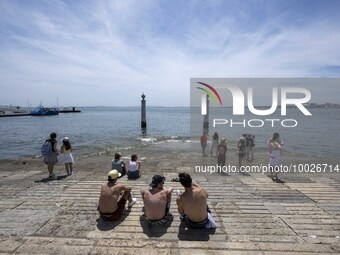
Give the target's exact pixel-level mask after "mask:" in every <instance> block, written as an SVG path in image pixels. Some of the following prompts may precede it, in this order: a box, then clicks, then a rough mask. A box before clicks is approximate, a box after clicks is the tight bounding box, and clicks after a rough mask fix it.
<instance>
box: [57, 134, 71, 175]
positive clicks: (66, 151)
mask: <svg viewBox="0 0 340 255" xmlns="http://www.w3.org/2000/svg"><path fill="white" fill-rule="evenodd" d="M62 142H63V145H62V146H61V147H60V152H61V154H62V155H61V162H62V163H64V164H65V169H66V172H67V175H72V174H73V163H74V159H73V156H72V146H71V143H70V139H69V138H68V137H64V138H63V140H62Z"/></svg>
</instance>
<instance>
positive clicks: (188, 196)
mask: <svg viewBox="0 0 340 255" xmlns="http://www.w3.org/2000/svg"><path fill="white" fill-rule="evenodd" d="M179 182H180V183H181V184H182V186H183V187H184V189H185V191H184V192H183V193H182V194H181V195H180V196H178V197H177V206H178V212H179V214H180V215H181V216H182V219H183V221H184V222H185V224H186V226H187V227H189V228H206V227H208V224H209V219H208V214H210V210H209V208H208V205H207V198H208V193H207V191H206V190H205V189H204V188H201V187H200V186H199V185H198V184H197V183H196V182H195V181H193V180H192V179H191V177H190V175H189V174H187V173H180V174H179ZM210 218H211V219H212V216H211V214H210ZM212 220H213V219H212ZM209 225H211V224H209ZM213 226H215V227H216V225H215V222H214V224H213ZM209 228H210V227H209ZM213 228H214V227H213Z"/></svg>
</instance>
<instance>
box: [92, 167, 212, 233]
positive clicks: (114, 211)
mask: <svg viewBox="0 0 340 255" xmlns="http://www.w3.org/2000/svg"><path fill="white" fill-rule="evenodd" d="M121 176H122V175H121V173H119V172H118V171H117V170H116V169H113V170H111V171H110V172H109V173H108V180H107V182H105V183H103V185H102V188H101V193H100V197H99V205H98V211H99V214H100V217H101V218H102V219H103V220H107V221H114V220H118V219H119V218H120V217H121V216H122V214H123V213H124V211H125V209H126V203H127V202H128V207H132V206H133V205H134V204H135V203H136V202H137V200H136V198H134V197H133V195H132V187H128V186H126V185H124V184H121V183H118V182H117V181H118V178H119V177H121ZM178 177H179V182H180V183H181V184H182V186H183V187H184V192H183V193H181V192H180V191H179V190H177V191H176V194H177V199H176V202H177V206H178V212H179V214H180V215H181V220H182V221H183V222H184V223H185V225H186V226H187V227H190V228H216V224H215V221H214V219H213V217H212V215H211V212H210V210H209V207H208V205H207V198H208V193H207V191H206V190H205V189H204V188H202V187H200V186H199V185H198V184H197V183H196V182H195V181H193V180H192V178H191V176H190V175H189V174H187V173H180V174H179V176H178ZM164 182H165V177H164V176H161V175H154V176H153V177H152V180H151V183H150V188H147V189H143V190H141V191H140V192H141V195H142V198H143V203H144V209H145V216H146V220H147V222H148V224H149V226H158V225H162V224H165V223H166V222H167V220H168V215H169V211H170V204H171V197H172V192H173V188H171V187H169V188H166V187H164Z"/></svg>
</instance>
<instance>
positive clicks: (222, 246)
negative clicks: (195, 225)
mask: <svg viewBox="0 0 340 255" xmlns="http://www.w3.org/2000/svg"><path fill="white" fill-rule="evenodd" d="M166 175H168V176H167V180H171V178H170V177H171V175H172V174H169V173H166ZM209 178H211V176H207V177H205V176H202V175H199V176H194V179H196V180H199V181H200V182H201V184H202V186H203V187H204V188H206V189H207V191H208V193H209V207H210V209H211V210H212V213H213V215H214V218H215V220H216V223H217V226H218V228H217V229H216V230H207V229H201V230H198V229H186V228H185V227H184V226H183V224H182V223H181V222H180V219H179V214H178V212H177V206H176V201H175V197H176V195H175V192H174V193H173V199H172V202H171V208H170V212H171V216H170V217H169V219H170V220H169V222H168V223H167V224H166V225H164V226H158V227H148V225H147V224H146V221H145V217H144V216H143V203H142V200H141V195H140V193H139V190H140V189H142V188H146V187H147V185H148V183H147V182H146V181H143V180H142V179H140V180H137V181H128V180H126V179H125V178H122V179H121V180H120V182H123V183H126V184H128V185H131V186H133V194H134V196H135V197H136V198H137V199H138V203H137V204H135V205H134V206H133V207H132V208H131V210H127V211H126V212H125V214H124V215H123V217H122V219H120V220H119V221H117V222H105V221H102V220H100V219H99V218H98V213H97V211H96V207H97V202H98V197H99V192H100V185H101V181H82V180H77V179H76V178H65V179H61V180H57V181H51V182H43V183H40V184H39V185H35V186H33V187H30V188H28V189H23V190H21V191H19V192H16V193H13V194H12V195H7V196H6V197H5V198H2V199H0V216H1V217H0V254H339V252H340V239H339V236H340V213H339V210H338V208H339V203H338V199H339V195H340V191H339V189H338V187H339V186H338V184H337V183H334V181H332V180H331V179H328V178H322V179H320V180H318V179H315V180H314V181H315V182H314V183H284V184H278V183H273V182H272V181H271V180H269V179H268V178H264V177H263V175H255V174H254V175H247V176H244V175H239V174H233V175H229V176H215V178H214V179H211V180H208V181H206V180H207V179H209ZM166 186H173V187H174V188H175V189H177V188H178V189H182V188H181V187H180V184H179V183H177V182H166ZM326 192H329V193H330V196H327V193H326Z"/></svg>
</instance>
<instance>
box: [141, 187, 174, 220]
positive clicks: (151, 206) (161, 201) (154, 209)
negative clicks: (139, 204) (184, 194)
mask: <svg viewBox="0 0 340 255" xmlns="http://www.w3.org/2000/svg"><path fill="white" fill-rule="evenodd" d="M171 192H172V188H171V189H166V188H163V189H158V188H153V189H150V190H149V189H145V190H144V195H143V199H144V208H145V214H146V217H147V218H148V219H149V220H159V219H162V218H163V217H164V216H165V212H166V206H167V203H168V202H169V201H170V199H171Z"/></svg>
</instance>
